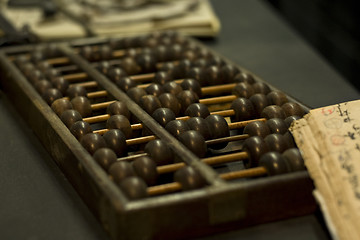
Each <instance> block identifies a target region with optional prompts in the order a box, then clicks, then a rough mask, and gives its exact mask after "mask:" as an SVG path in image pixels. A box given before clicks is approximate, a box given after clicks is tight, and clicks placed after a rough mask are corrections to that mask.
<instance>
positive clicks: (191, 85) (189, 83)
mask: <svg viewBox="0 0 360 240" xmlns="http://www.w3.org/2000/svg"><path fill="white" fill-rule="evenodd" d="M180 86H181V87H182V89H184V90H191V91H193V92H194V93H196V94H197V95H198V97H201V96H202V92H201V86H200V83H199V82H198V81H196V80H195V79H191V78H187V79H184V80H183V81H182V82H181V84H180Z"/></svg>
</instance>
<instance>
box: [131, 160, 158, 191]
mask: <svg viewBox="0 0 360 240" xmlns="http://www.w3.org/2000/svg"><path fill="white" fill-rule="evenodd" d="M132 166H133V168H134V171H135V173H136V175H137V176H139V177H141V178H142V179H143V180H144V181H145V182H146V184H147V185H150V186H151V185H154V184H155V183H156V180H157V178H158V173H157V169H156V163H155V161H154V160H152V159H151V158H149V157H147V156H144V157H139V158H137V159H135V161H134V162H133V165H132Z"/></svg>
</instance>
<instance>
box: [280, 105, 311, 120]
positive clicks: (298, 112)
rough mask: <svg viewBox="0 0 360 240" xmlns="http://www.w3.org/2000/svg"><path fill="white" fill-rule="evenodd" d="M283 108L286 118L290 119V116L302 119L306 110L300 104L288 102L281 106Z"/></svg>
mask: <svg viewBox="0 0 360 240" xmlns="http://www.w3.org/2000/svg"><path fill="white" fill-rule="evenodd" d="M281 108H282V109H283V110H284V112H285V116H286V117H290V116H299V117H302V116H304V114H305V111H304V109H303V108H302V107H301V106H300V105H299V104H298V103H294V102H287V103H284V104H283V105H282V106H281Z"/></svg>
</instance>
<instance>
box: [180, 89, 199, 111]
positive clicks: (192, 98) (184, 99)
mask: <svg viewBox="0 0 360 240" xmlns="http://www.w3.org/2000/svg"><path fill="white" fill-rule="evenodd" d="M176 97H177V98H178V99H179V102H180V105H181V108H180V112H181V113H184V112H185V110H186V109H187V108H188V107H189V106H190V105H191V104H193V103H197V102H199V97H198V96H197V94H196V93H194V92H193V91H191V90H184V91H182V92H181V93H179V94H178V95H177V96H176Z"/></svg>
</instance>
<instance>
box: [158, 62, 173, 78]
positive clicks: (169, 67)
mask: <svg viewBox="0 0 360 240" xmlns="http://www.w3.org/2000/svg"><path fill="white" fill-rule="evenodd" d="M175 69H176V66H175V64H174V63H172V62H166V63H164V64H162V66H161V67H160V69H159V71H164V72H167V73H169V74H170V75H171V76H173V73H174V71H175Z"/></svg>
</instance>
